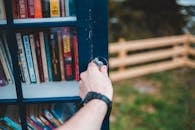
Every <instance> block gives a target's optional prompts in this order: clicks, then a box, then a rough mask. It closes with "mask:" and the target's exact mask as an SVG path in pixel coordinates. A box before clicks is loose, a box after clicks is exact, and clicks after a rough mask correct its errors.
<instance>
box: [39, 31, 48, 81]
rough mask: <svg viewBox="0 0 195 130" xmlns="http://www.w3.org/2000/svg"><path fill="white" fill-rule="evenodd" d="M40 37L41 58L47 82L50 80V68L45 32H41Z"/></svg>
mask: <svg viewBox="0 0 195 130" xmlns="http://www.w3.org/2000/svg"><path fill="white" fill-rule="evenodd" d="M39 39H40V47H41V58H42V63H43V73H44V79H45V82H47V81H49V80H48V68H47V59H46V53H45V41H44V34H43V32H39Z"/></svg>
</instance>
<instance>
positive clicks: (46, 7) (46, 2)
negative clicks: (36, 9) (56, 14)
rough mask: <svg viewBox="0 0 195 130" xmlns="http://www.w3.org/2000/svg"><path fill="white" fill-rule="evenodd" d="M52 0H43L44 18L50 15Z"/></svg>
mask: <svg viewBox="0 0 195 130" xmlns="http://www.w3.org/2000/svg"><path fill="white" fill-rule="evenodd" d="M49 1H50V0H42V12H43V17H44V18H49V17H50V2H49Z"/></svg>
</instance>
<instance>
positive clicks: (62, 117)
mask: <svg viewBox="0 0 195 130" xmlns="http://www.w3.org/2000/svg"><path fill="white" fill-rule="evenodd" d="M76 111H77V107H76V105H75V103H55V104H52V106H51V113H52V115H53V116H54V117H55V118H56V119H57V120H58V121H59V122H60V123H61V124H63V123H64V122H65V121H67V120H68V119H69V118H70V117H71V116H72V115H73V114H74V113H75V112H76Z"/></svg>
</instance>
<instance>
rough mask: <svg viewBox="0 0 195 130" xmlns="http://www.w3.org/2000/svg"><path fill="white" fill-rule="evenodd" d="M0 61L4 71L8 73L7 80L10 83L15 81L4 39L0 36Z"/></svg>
mask: <svg viewBox="0 0 195 130" xmlns="http://www.w3.org/2000/svg"><path fill="white" fill-rule="evenodd" d="M0 62H1V64H2V66H3V70H4V73H5V75H6V80H7V81H8V83H9V84H12V83H14V77H13V73H12V70H11V65H10V64H9V61H8V58H7V56H6V52H5V48H4V46H3V41H2V39H1V38H0Z"/></svg>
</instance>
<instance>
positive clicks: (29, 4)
mask: <svg viewBox="0 0 195 130" xmlns="http://www.w3.org/2000/svg"><path fill="white" fill-rule="evenodd" d="M27 8H28V18H34V17H35V8H34V0H27Z"/></svg>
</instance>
